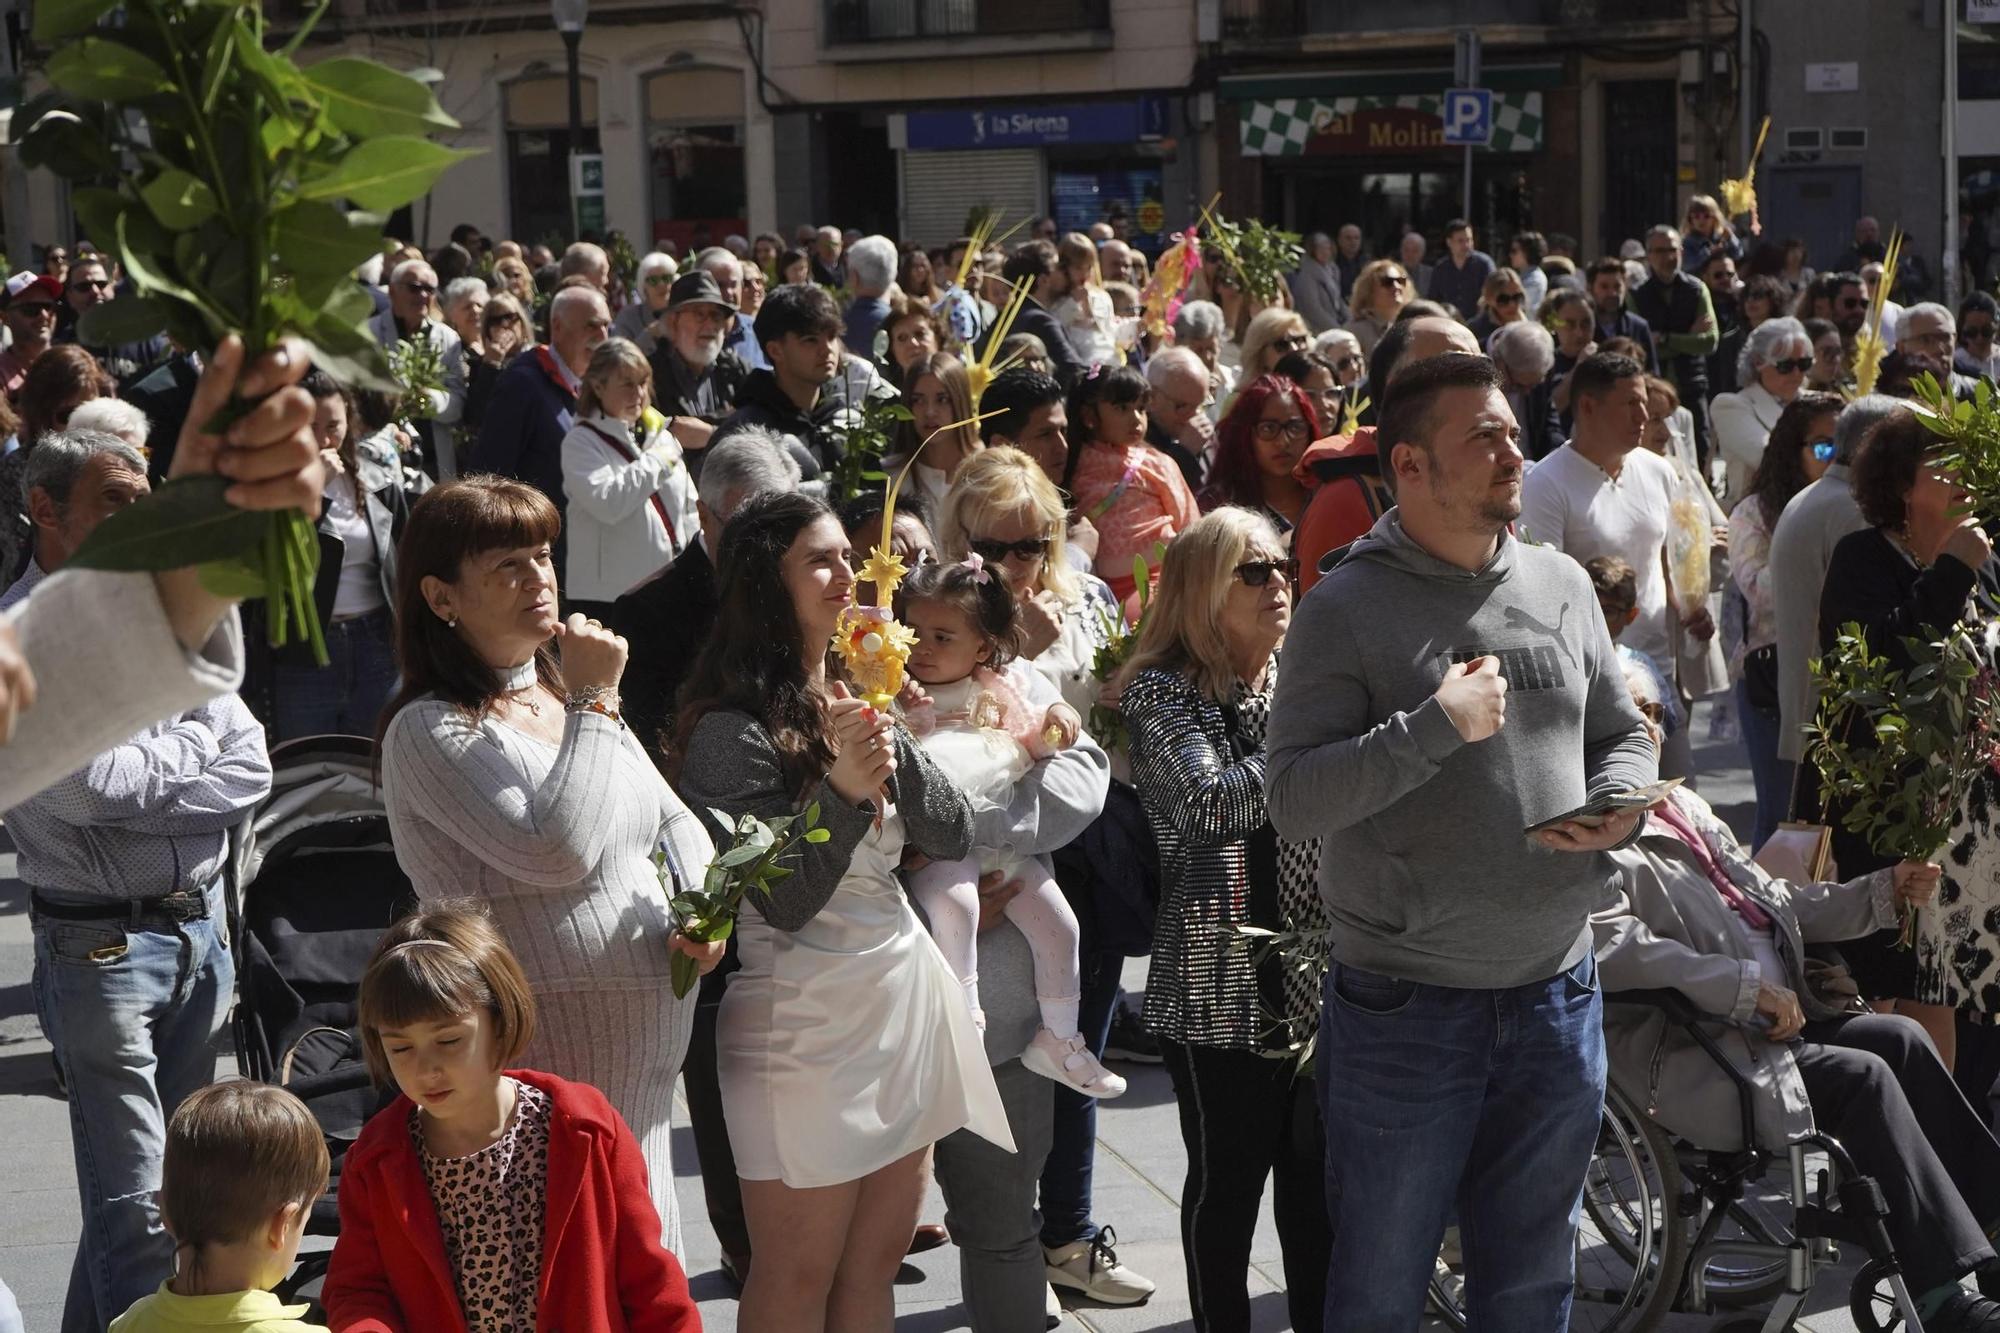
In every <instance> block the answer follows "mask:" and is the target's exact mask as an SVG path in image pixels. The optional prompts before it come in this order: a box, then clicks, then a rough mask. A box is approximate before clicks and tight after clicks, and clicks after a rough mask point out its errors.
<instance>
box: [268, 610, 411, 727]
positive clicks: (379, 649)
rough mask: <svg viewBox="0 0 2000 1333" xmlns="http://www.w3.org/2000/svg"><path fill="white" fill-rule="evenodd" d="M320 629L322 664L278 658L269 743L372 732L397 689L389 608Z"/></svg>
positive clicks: (394, 650)
mask: <svg viewBox="0 0 2000 1333" xmlns="http://www.w3.org/2000/svg"><path fill="white" fill-rule="evenodd" d="M323 628H324V633H325V636H326V656H327V664H326V665H325V666H323V667H315V666H294V665H291V664H289V663H283V662H281V663H279V664H278V666H277V668H276V669H275V671H274V672H273V673H272V687H273V692H274V693H275V694H276V696H277V697H276V699H275V700H274V701H273V704H272V708H271V713H272V716H271V730H272V731H273V732H274V733H275V735H274V736H273V737H272V740H273V743H276V742H278V741H289V740H297V739H298V738H299V737H301V736H373V735H374V734H375V724H376V723H377V722H378V721H379V720H380V719H381V716H382V710H383V709H384V708H386V707H388V706H389V697H390V696H391V695H393V694H394V693H395V692H396V680H397V676H396V646H395V643H394V642H393V640H394V637H395V618H394V617H393V616H391V615H390V614H389V611H388V608H386V607H384V608H383V609H382V610H379V611H370V612H369V613H368V614H367V615H365V616H355V617H354V618H353V619H351V620H341V621H336V622H335V623H333V624H331V625H327V626H324V627H323Z"/></svg>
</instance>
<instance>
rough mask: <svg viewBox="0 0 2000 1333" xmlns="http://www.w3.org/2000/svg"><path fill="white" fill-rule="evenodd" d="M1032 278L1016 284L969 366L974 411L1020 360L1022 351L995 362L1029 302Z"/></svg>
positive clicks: (967, 380) (968, 386)
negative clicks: (996, 381)
mask: <svg viewBox="0 0 2000 1333" xmlns="http://www.w3.org/2000/svg"><path fill="white" fill-rule="evenodd" d="M1029 286H1030V284H1029V282H1028V279H1026V278H1025V277H1024V278H1021V279H1020V280H1019V281H1017V282H1016V283H1015V284H1014V294H1013V295H1012V296H1010V297H1008V298H1007V306H1006V308H1005V309H1004V310H1002V311H1001V312H1000V317H999V318H998V319H995V320H994V321H993V328H992V329H991V330H990V331H989V332H988V333H987V335H986V346H985V348H984V349H983V350H981V352H980V353H979V355H978V356H977V357H976V358H974V359H973V362H972V364H971V365H969V366H967V367H966V368H965V387H966V391H967V393H968V394H969V395H970V396H971V398H972V410H973V411H974V412H977V411H978V410H979V400H980V399H981V398H983V397H985V396H986V390H987V389H988V388H989V387H990V386H991V385H992V383H993V380H994V378H995V377H996V376H997V375H999V374H1000V372H1001V371H1003V370H1005V369H1007V368H1008V367H1009V366H1011V365H1013V364H1014V363H1015V362H1016V361H1018V360H1020V356H1019V354H1018V353H1017V354H1015V355H1014V356H1010V357H1006V358H1005V359H1002V360H999V361H997V362H996V361H995V358H996V357H999V356H1000V344H1002V343H1004V342H1006V341H1007V334H1008V331H1009V330H1011V329H1012V328H1013V327H1014V320H1015V317H1016V316H1018V315H1019V314H1020V313H1021V307H1022V306H1025V305H1026V304H1027V303H1028V288H1029Z"/></svg>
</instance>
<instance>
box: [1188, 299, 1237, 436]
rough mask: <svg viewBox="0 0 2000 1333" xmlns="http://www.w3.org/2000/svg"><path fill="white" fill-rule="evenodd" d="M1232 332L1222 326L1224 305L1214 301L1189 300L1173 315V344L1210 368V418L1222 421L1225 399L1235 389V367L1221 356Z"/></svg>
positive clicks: (1212, 420)
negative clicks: (1198, 358)
mask: <svg viewBox="0 0 2000 1333" xmlns="http://www.w3.org/2000/svg"><path fill="white" fill-rule="evenodd" d="M1228 341H1229V335H1228V333H1227V332H1226V331H1225V330H1224V328H1223V323H1222V307H1221V306H1219V305H1217V304H1216V303H1215V302H1213V301H1189V302H1188V303H1187V304H1185V305H1183V306H1182V307H1181V308H1180V313H1179V314H1177V315H1175V316H1174V346H1176V347H1185V348H1187V349H1188V350H1189V351H1190V352H1193V353H1194V354H1195V355H1196V356H1198V357H1200V358H1201V364H1202V365H1203V366H1205V367H1207V369H1208V391H1209V400H1208V409H1207V410H1208V419H1209V420H1210V421H1211V422H1215V421H1220V420H1222V401H1223V399H1225V398H1227V397H1228V396H1229V395H1230V394H1232V393H1234V392H1235V391H1236V369H1235V367H1233V366H1231V365H1229V364H1228V363H1227V362H1226V361H1225V360H1224V359H1223V356H1222V353H1223V349H1224V347H1225V346H1227V344H1228Z"/></svg>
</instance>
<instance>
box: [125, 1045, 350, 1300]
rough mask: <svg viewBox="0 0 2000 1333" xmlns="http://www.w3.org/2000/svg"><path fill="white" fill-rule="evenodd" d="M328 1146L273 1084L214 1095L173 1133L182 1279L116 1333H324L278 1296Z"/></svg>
mask: <svg viewBox="0 0 2000 1333" xmlns="http://www.w3.org/2000/svg"><path fill="white" fill-rule="evenodd" d="M327 1171H328V1161H327V1153H326V1141H325V1139H324V1138H323V1137H322V1135H321V1134H320V1128H319V1124H318V1122H316V1121H315V1120H314V1119H313V1117H312V1112H310V1111H308V1110H306V1108H305V1104H304V1103H303V1102H301V1101H299V1099H298V1098H296V1097H294V1096H293V1095H292V1094H291V1093H289V1092H286V1091H285V1090H284V1089H283V1088H278V1087H273V1086H271V1085H270V1084H268V1083H246V1082H240V1081H239V1082H230V1083H215V1084H211V1085H210V1086H208V1087H206V1088H203V1089H201V1090H200V1091H199V1092H196V1093H194V1094H193V1095H191V1096H189V1097H188V1098H187V1099H186V1100H185V1101H183V1102H182V1103H181V1104H180V1106H179V1108H178V1109H176V1110H175V1111H174V1115H173V1119H172V1120H170V1121H168V1122H167V1143H166V1155H165V1160H164V1162H163V1163H162V1171H161V1181H160V1211H161V1212H162V1213H163V1214H164V1220H165V1222H166V1228H167V1231H168V1233H169V1234H170V1235H172V1236H173V1238H174V1270H175V1271H174V1275H173V1277H171V1278H169V1279H168V1280H167V1281H165V1282H163V1283H161V1284H160V1289H159V1290H158V1291H156V1292H154V1293H153V1294H152V1295H150V1296H147V1297H145V1298H143V1299H141V1300H140V1301H139V1302H138V1303H136V1304H135V1305H133V1306H132V1308H131V1309H129V1310H127V1311H126V1312H125V1313H124V1314H122V1315H120V1316H119V1317H118V1318H117V1319H114V1320H112V1321H111V1333H196V1331H197V1330H200V1333H230V1331H231V1330H234V1331H235V1333H326V1330H325V1329H324V1328H323V1327H321V1326H320V1325H318V1324H307V1323H302V1322H300V1316H301V1315H303V1314H305V1313H306V1310H307V1309H308V1307H307V1306H304V1305H286V1304H284V1303H283V1302H282V1301H280V1300H279V1299H278V1298H277V1297H276V1296H274V1295H273V1294H272V1293H271V1288H272V1287H275V1286H277V1285H278V1284H279V1283H280V1282H282V1281H284V1280H285V1277H286V1275H287V1274H289V1273H290V1272H291V1271H292V1264H293V1262H294V1261H296V1260H297V1258H298V1254H299V1241H300V1239H301V1238H302V1237H303V1236H304V1235H305V1229H306V1219H307V1218H308V1217H310V1216H311V1214H312V1205H313V1200H314V1199H317V1198H318V1197H319V1195H320V1191H321V1190H324V1189H325V1188H326V1179H327Z"/></svg>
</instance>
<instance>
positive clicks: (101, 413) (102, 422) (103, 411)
mask: <svg viewBox="0 0 2000 1333" xmlns="http://www.w3.org/2000/svg"><path fill="white" fill-rule="evenodd" d="M69 429H70V430H95V431H102V432H103V433H104V434H106V435H116V436H117V437H118V438H119V439H121V440H123V441H125V443H127V444H129V445H131V446H132V447H133V448H134V449H144V448H145V447H146V437H147V436H148V435H149V434H150V433H151V432H152V429H153V426H152V423H151V422H150V421H148V420H146V414H145V413H144V412H142V411H140V410H139V407H138V405H137V404H136V403H128V402H126V401H125V400H124V399H123V398H93V399H91V400H90V401H89V402H87V403H82V404H80V405H78V407H77V409H76V410H75V411H74V412H71V413H70V414H69Z"/></svg>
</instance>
